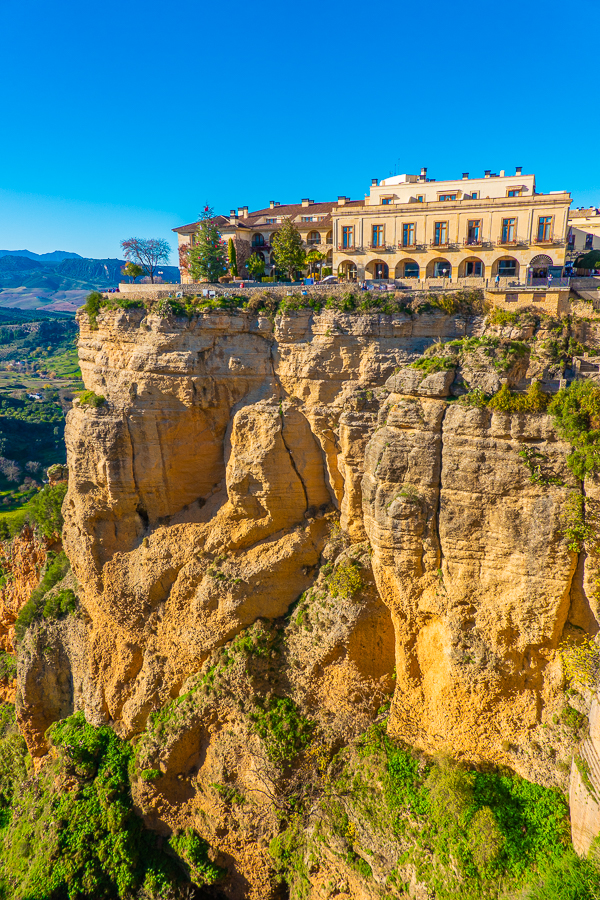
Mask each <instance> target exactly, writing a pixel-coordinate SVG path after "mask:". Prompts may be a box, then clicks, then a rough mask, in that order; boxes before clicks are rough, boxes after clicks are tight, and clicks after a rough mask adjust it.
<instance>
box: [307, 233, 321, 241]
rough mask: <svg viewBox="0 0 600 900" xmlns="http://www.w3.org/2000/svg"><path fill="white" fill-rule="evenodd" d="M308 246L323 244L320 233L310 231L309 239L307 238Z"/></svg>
mask: <svg viewBox="0 0 600 900" xmlns="http://www.w3.org/2000/svg"><path fill="white" fill-rule="evenodd" d="M306 243H307V244H320V243H321V235H320V234H319V232H318V231H309V232H308V237H307V238H306Z"/></svg>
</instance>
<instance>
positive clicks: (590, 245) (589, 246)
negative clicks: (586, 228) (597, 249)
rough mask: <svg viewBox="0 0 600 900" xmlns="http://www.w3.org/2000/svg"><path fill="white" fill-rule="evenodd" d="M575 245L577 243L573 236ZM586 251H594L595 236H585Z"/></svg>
mask: <svg viewBox="0 0 600 900" xmlns="http://www.w3.org/2000/svg"><path fill="white" fill-rule="evenodd" d="M573 243H575V236H574V235H573ZM585 249H586V250H593V249H594V235H593V234H586V236H585Z"/></svg>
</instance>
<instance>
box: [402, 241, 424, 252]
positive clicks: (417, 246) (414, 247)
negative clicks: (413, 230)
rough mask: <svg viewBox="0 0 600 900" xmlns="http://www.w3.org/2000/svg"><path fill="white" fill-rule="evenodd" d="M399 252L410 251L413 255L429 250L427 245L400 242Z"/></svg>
mask: <svg viewBox="0 0 600 900" xmlns="http://www.w3.org/2000/svg"><path fill="white" fill-rule="evenodd" d="M398 250H410V251H411V253H417V252H419V251H421V250H427V245H426V244H417V243H416V242H415V243H414V244H403V243H402V241H398Z"/></svg>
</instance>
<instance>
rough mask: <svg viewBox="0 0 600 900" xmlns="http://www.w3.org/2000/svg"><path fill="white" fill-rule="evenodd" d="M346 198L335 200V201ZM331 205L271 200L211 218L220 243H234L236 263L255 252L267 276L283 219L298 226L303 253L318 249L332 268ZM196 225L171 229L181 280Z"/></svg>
mask: <svg viewBox="0 0 600 900" xmlns="http://www.w3.org/2000/svg"><path fill="white" fill-rule="evenodd" d="M346 199H347V198H345V197H339V198H338V203H339V202H345V201H346ZM335 205H336V204H335V202H333V201H329V202H327V203H315V202H314V201H312V200H308V199H305V200H302V202H301V203H291V204H283V205H282V204H281V203H277V201H275V200H271V202H270V203H269V206H268V208H266V209H258V210H255V211H254V212H249V210H248V207H247V206H242V207H239V208H238V209H237V210H235V209H232V210H231V212H230V214H229V216H215V218H214V220H213V221H214V222H215V224H216V225H217V226H218V228H219V231H220V232H221V235H222V237H223V240H225V241H227V240H229V238H232V239H233V240H234V242H235V244H236V252H237V258H238V262H240V263H241V264H243V263H244V262H245V261H246V260H247V259H248V257H249V256H250V254H251V253H257V254H258V255H259V256H260V257H261V259H263V260H264V262H265V271H266V272H267V273H268V272H270V271H273V270H274V268H275V265H274V264H275V260H274V258H273V252H272V248H271V236H272V234H273V233H274V232H275V231H277V229H278V228H279V226H280V225H281V223H282V222H283V220H284V219H288V218H289V219H291V220H292V221H293V222H294V224H295V225H296V226H297V227H298V229H299V231H300V234H301V235H302V239H303V241H304V245H305V248H306V250H307V251H309V250H319V252H321V253H323V254H324V255H325V261H324V263H323V265H325V266H332V265H333V234H332V228H331V211H332V209H333V207H334V206H335ZM197 228H198V222H192V223H191V224H190V225H182V226H180V227H179V228H174V229H173V231H174V232H176V234H177V236H178V241H179V263H180V269H181V270H182V280H185V271H186V269H187V265H186V262H187V251H188V249H189V248H190V247H192V246H193V242H194V236H195V234H196V230H197Z"/></svg>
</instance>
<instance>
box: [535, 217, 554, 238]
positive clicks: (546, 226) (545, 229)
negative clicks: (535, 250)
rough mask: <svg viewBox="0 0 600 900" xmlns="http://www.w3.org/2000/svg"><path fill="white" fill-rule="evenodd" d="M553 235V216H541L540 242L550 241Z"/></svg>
mask: <svg viewBox="0 0 600 900" xmlns="http://www.w3.org/2000/svg"><path fill="white" fill-rule="evenodd" d="M551 233H552V216H539V218H538V234H537V239H538V241H549V240H550V238H551Z"/></svg>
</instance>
